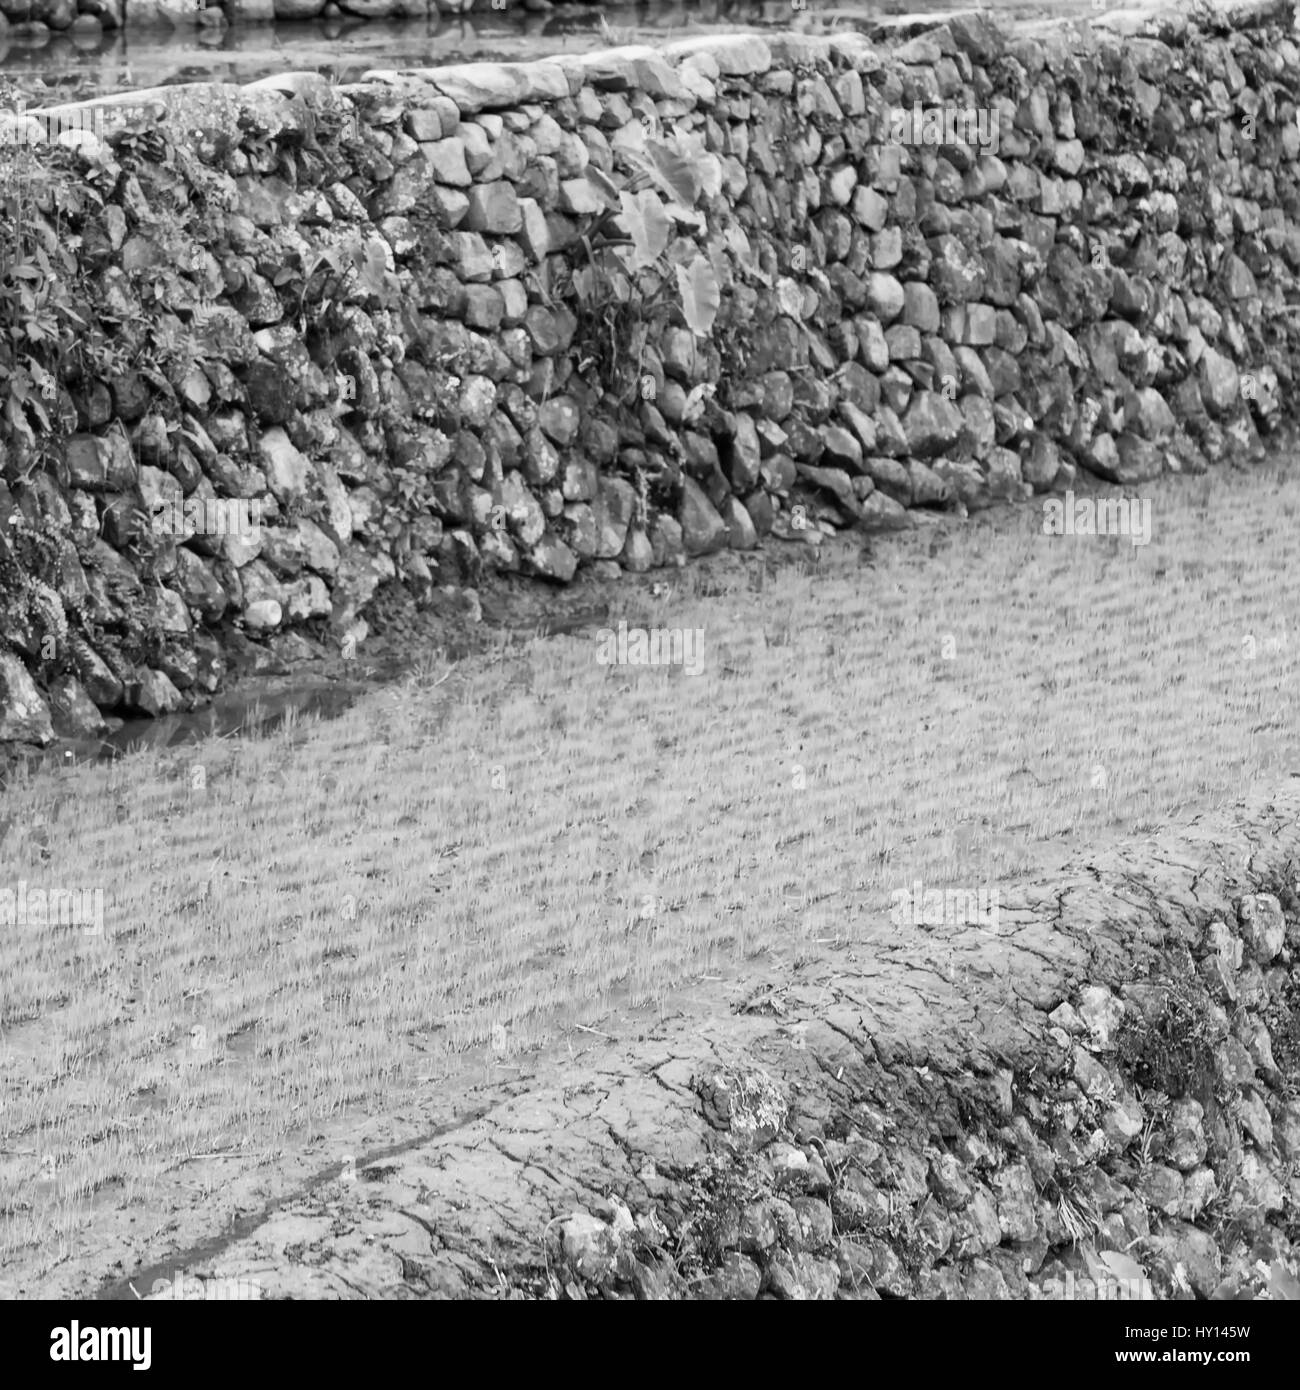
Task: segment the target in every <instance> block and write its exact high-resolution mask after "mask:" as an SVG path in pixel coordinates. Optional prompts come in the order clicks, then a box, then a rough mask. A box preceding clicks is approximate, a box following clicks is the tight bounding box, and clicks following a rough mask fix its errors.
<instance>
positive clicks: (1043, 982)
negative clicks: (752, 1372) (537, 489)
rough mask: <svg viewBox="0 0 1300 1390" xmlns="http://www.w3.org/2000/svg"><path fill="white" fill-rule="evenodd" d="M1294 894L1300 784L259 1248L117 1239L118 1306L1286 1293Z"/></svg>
mask: <svg viewBox="0 0 1300 1390" xmlns="http://www.w3.org/2000/svg"><path fill="white" fill-rule="evenodd" d="M1298 878H1300V771H1297V772H1295V773H1293V774H1292V775H1291V777H1290V779H1289V780H1287V781H1286V782H1284V783H1283V784H1281V785H1280V786H1277V787H1274V788H1272V789H1261V790H1259V791H1258V792H1257V793H1255V794H1253V795H1252V796H1251V797H1250V798H1249V799H1248V800H1247V801H1245V802H1243V803H1242V804H1240V805H1238V806H1236V807H1235V808H1232V809H1231V810H1222V811H1218V812H1215V813H1212V814H1208V813H1207V814H1205V815H1202V816H1198V817H1197V818H1196V819H1195V820H1193V821H1192V822H1191V823H1190V825H1188V826H1186V827H1183V828H1180V829H1170V830H1166V831H1164V832H1162V833H1160V834H1158V835H1155V836H1151V837H1149V838H1147V839H1144V840H1142V841H1140V842H1134V843H1133V844H1132V845H1129V846H1126V847H1124V848H1123V849H1120V850H1115V851H1108V852H1106V853H1104V854H1100V855H1098V856H1096V857H1095V858H1094V859H1092V860H1091V861H1088V862H1085V863H1084V864H1083V865H1082V866H1080V867H1077V868H1075V869H1072V870H1067V871H1065V872H1063V873H1061V874H1053V875H1052V876H1051V878H1050V879H1047V878H1044V879H1043V880H1042V881H1038V882H1031V883H1027V884H1022V885H1019V886H1015V887H1012V888H1009V889H1007V890H1006V891H1004V892H1003V894H1002V904H1001V907H1000V911H999V914H998V920H997V923H996V925H995V926H993V927H989V926H987V925H986V926H982V927H981V926H960V925H957V926H953V925H946V926H935V927H916V928H904V929H902V930H900V929H899V928H897V927H892V926H889V925H887V924H883V923H882V924H881V927H880V929H879V932H878V934H877V935H876V936H875V937H874V938H873V937H870V936H869V935H867V936H864V935H863V934H862V933H861V932H859V933H858V934H857V936H856V939H855V940H854V941H853V942H852V943H851V944H849V943H847V942H843V943H841V944H840V945H827V946H826V947H825V948H824V949H823V951H822V953H821V955H820V956H819V957H818V958H817V959H816V960H815V961H813V962H812V963H810V964H809V965H807V966H806V967H804V968H802V969H799V970H793V969H791V968H790V967H789V966H788V965H784V964H781V963H766V964H763V963H759V964H757V965H756V966H755V968H753V969H748V968H747V969H746V971H745V974H744V978H743V979H742V978H740V976H739V975H737V977H735V978H734V979H732V980H729V981H726V982H720V983H712V984H709V983H705V984H702V985H700V986H698V987H697V989H696V990H695V991H693V992H691V993H690V994H688V995H687V996H686V997H684V998H683V999H682V1000H679V1001H676V1002H675V1004H674V1005H673V1007H672V1010H671V1011H670V1012H667V1013H665V1014H664V1015H663V1016H662V1017H656V1018H654V1019H653V1020H645V1021H642V1022H637V1021H636V1020H634V1019H623V1020H620V1021H619V1022H617V1023H610V1024H606V1025H604V1028H605V1030H606V1034H607V1035H598V1034H594V1033H592V1034H589V1035H588V1036H587V1039H586V1041H587V1043H588V1044H589V1045H588V1046H587V1048H586V1050H575V1049H574V1048H572V1047H569V1048H568V1049H567V1050H564V1051H561V1052H556V1053H554V1054H548V1055H546V1056H544V1057H540V1058H536V1059H532V1061H531V1063H530V1064H529V1067H528V1068H526V1074H521V1075H519V1076H518V1077H517V1078H516V1079H515V1080H513V1081H512V1082H511V1083H510V1084H509V1085H508V1086H502V1087H499V1088H498V1090H497V1099H496V1100H495V1102H493V1101H492V1099H491V1097H490V1095H485V1094H484V1091H485V1088H479V1089H478V1092H477V1094H476V1095H475V1096H474V1097H473V1098H472V1100H471V1098H470V1097H468V1096H467V1097H466V1102H465V1106H464V1109H463V1111H462V1113H470V1111H471V1110H474V1111H475V1112H477V1114H476V1118H474V1119H472V1120H469V1121H466V1122H463V1123H460V1124H453V1125H450V1126H446V1127H443V1128H442V1129H441V1131H440V1132H439V1133H438V1134H436V1135H435V1136H433V1137H430V1138H428V1139H427V1140H425V1141H423V1142H416V1143H414V1144H406V1145H403V1146H401V1151H400V1152H398V1151H396V1150H395V1149H392V1148H390V1149H389V1151H387V1152H385V1153H383V1154H380V1153H377V1152H374V1153H371V1154H369V1156H367V1152H366V1150H365V1148H364V1147H360V1146H359V1147H358V1148H357V1149H356V1151H355V1152H356V1154H357V1155H358V1156H357V1157H356V1158H355V1159H354V1160H353V1161H352V1162H349V1163H347V1164H345V1165H344V1166H343V1167H341V1168H340V1169H339V1170H338V1176H337V1177H329V1178H327V1179H326V1180H325V1181H317V1182H315V1183H314V1184H313V1185H311V1186H310V1188H309V1189H307V1190H304V1191H302V1192H300V1193H298V1194H297V1195H289V1196H287V1197H286V1199H285V1200H282V1201H278V1202H277V1203H276V1204H275V1206H274V1209H273V1210H269V1211H268V1212H267V1213H266V1214H265V1216H264V1219H261V1220H260V1221H258V1222H257V1223H255V1228H254V1229H248V1228H247V1224H245V1226H244V1227H243V1228H241V1229H240V1230H239V1232H238V1234H234V1233H229V1234H227V1235H226V1236H224V1237H223V1236H221V1235H220V1233H212V1232H210V1233H209V1238H208V1239H207V1240H206V1242H205V1243H204V1244H201V1245H200V1243H199V1242H197V1241H195V1242H194V1246H193V1248H191V1249H190V1250H189V1251H186V1250H183V1249H176V1250H174V1251H172V1252H169V1251H168V1250H167V1249H166V1248H165V1247H163V1246H161V1245H160V1244H159V1243H158V1242H154V1244H153V1245H152V1247H150V1248H146V1247H145V1246H144V1245H143V1244H136V1245H132V1243H131V1241H129V1240H128V1241H126V1242H125V1243H124V1246H123V1248H122V1249H119V1250H118V1251H117V1252H116V1254H117V1257H118V1260H119V1262H118V1264H117V1268H118V1270H119V1271H125V1272H126V1274H125V1277H119V1276H117V1275H115V1276H114V1277H113V1278H112V1279H111V1280H109V1281H108V1282H107V1283H106V1284H105V1285H104V1286H103V1289H102V1293H103V1295H104V1296H108V1297H113V1296H125V1297H133V1294H132V1292H131V1290H130V1287H129V1285H130V1284H131V1283H135V1286H136V1289H137V1290H140V1291H141V1292H147V1290H148V1289H149V1288H150V1287H151V1286H152V1284H151V1281H149V1280H147V1279H146V1276H149V1275H156V1274H157V1273H158V1271H160V1270H163V1269H165V1270H166V1271H167V1276H166V1277H168V1278H173V1276H174V1275H175V1273H176V1271H178V1270H184V1271H185V1272H186V1275H187V1278H189V1279H190V1280H191V1281H193V1280H201V1279H202V1278H203V1277H207V1278H209V1279H212V1280H217V1281H226V1282H225V1283H224V1285H222V1284H218V1283H214V1284H213V1285H212V1287H213V1288H219V1287H225V1288H242V1289H244V1290H245V1291H251V1296H261V1297H285V1296H289V1297H343V1298H347V1297H360V1296H366V1297H382V1298H403V1297H405V1298H428V1297H440V1296H454V1297H465V1296H471V1297H503V1296H505V1297H565V1298H588V1297H597V1296H603V1297H607V1298H632V1297H634V1298H643V1299H644V1298H678V1297H708V1298H717V1297H735V1298H753V1297H761V1296H764V1295H772V1296H775V1297H779V1298H800V1297H820V1298H827V1297H844V1298H902V1297H921V1298H1014V1299H1037V1298H1061V1297H1072V1298H1087V1297H1095V1296H1102V1297H1133V1296H1145V1297H1156V1298H1193V1297H1196V1298H1208V1297H1212V1296H1216V1295H1217V1296H1218V1297H1235V1296H1238V1294H1243V1293H1244V1294H1246V1295H1247V1296H1249V1295H1252V1294H1258V1293H1259V1292H1261V1291H1263V1290H1268V1293H1269V1296H1270V1297H1274V1298H1276V1297H1294V1296H1296V1295H1297V1294H1300V1283H1298V1282H1297V1280H1296V1264H1295V1251H1294V1246H1293V1242H1294V1241H1295V1239H1296V1235H1297V1232H1296V1225H1295V1213H1296V1209H1297V1202H1298V1201H1300V1176H1297V1161H1298V1160H1300V1100H1297V1098H1296V1084H1295V1083H1296V1077H1297V1075H1298V1074H1300V1014H1298V1013H1297V1007H1296V1006H1297V1002H1298V1001H1300V969H1298V968H1297V952H1298V951H1300V899H1297V896H1296V883H1297V879H1298ZM818 910H819V911H821V912H822V917H821V918H820V919H819V921H820V922H821V923H823V924H824V925H825V928H826V931H825V934H826V935H828V936H829V935H830V934H831V933H832V932H833V931H834V923H835V921H836V920H837V919H841V918H844V917H845V916H846V905H844V904H838V905H837V904H836V903H835V902H834V901H829V902H827V903H823V904H821V905H820V907H819V909H818ZM821 930H822V927H820V926H819V932H820V931H821ZM448 1103H449V1098H448V1097H446V1096H439V1097H438V1104H439V1105H440V1106H445V1105H447V1104H448ZM430 1128H432V1126H430ZM236 1188H238V1183H236ZM213 1237H215V1238H213ZM133 1260H134V1263H133ZM132 1271H134V1273H132ZM142 1279H144V1280H145V1282H144V1283H143V1284H142V1283H141V1282H139V1281H140V1280H142ZM189 1287H190V1288H191V1291H192V1290H193V1288H194V1287H196V1285H195V1284H194V1283H193V1282H191V1283H190V1285H189Z"/></svg>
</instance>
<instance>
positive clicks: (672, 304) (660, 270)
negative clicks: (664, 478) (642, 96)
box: [572, 135, 722, 405]
mask: <svg viewBox="0 0 1300 1390" xmlns="http://www.w3.org/2000/svg"><path fill="white" fill-rule="evenodd" d="M698 145H699V142H698V139H693V138H692V137H689V136H683V135H676V136H674V137H672V139H671V140H661V139H656V138H653V137H647V139H646V142H645V147H644V149H643V150H631V151H626V150H625V151H623V152H622V157H623V158H624V159H625V160H626V161H627V163H629V164H630V165H631V166H632V170H633V173H632V175H631V177H630V178H629V179H628V180H627V182H626V184H625V185H624V186H623V187H619V186H618V184H616V183H615V181H614V180H613V179H612V178H611V177H610V176H609V175H608V174H606V173H604V172H603V171H602V170H600V169H597V168H596V167H595V166H593V165H590V164H589V165H588V166H587V170H586V175H587V180H588V182H589V183H590V184H591V186H592V187H593V188H594V189H595V190H596V191H597V193H598V194H599V195H600V197H601V199H602V200H603V201H604V203H605V209H604V211H603V212H601V213H598V214H596V215H595V216H594V218H593V220H592V222H591V223H590V225H589V226H587V227H586V228H585V230H584V231H583V233H582V238H581V240H582V246H583V249H584V251H585V253H586V258H585V261H584V262H583V263H582V264H580V265H579V266H578V267H577V268H576V269H575V270H574V271H573V276H572V283H573V289H574V292H575V294H576V295H577V298H578V303H579V307H580V310H581V312H582V317H583V319H584V320H585V323H584V327H585V328H586V330H587V333H586V339H585V341H586V344H587V347H588V349H589V353H590V357H589V358H588V359H587V360H588V361H590V362H594V363H595V364H597V370H598V374H599V377H600V380H601V384H602V386H603V387H604V388H605V389H606V390H608V391H610V392H611V393H612V394H613V395H614V396H616V397H617V398H618V399H619V400H620V402H621V403H623V404H625V405H626V404H630V403H631V402H632V400H633V399H634V397H635V395H636V393H637V390H638V386H639V382H640V378H641V367H642V362H643V357H644V353H645V348H646V345H647V343H649V342H650V341H651V334H652V332H656V333H657V332H658V331H660V330H662V328H663V327H664V326H665V325H666V324H667V323H668V322H669V321H676V322H678V323H679V324H680V325H682V326H684V327H685V328H688V329H689V330H690V331H691V332H692V333H693V334H695V335H696V336H697V337H704V336H706V335H707V334H708V333H709V332H710V331H711V330H712V328H713V322H714V319H715V318H716V316H717V313H718V308H719V306H720V304H721V292H720V286H719V277H718V273H717V271H716V269H715V267H714V264H713V261H712V260H711V258H710V257H709V256H708V255H706V254H704V252H702V251H701V250H700V249H699V246H698V244H697V242H696V241H695V240H694V239H692V238H691V237H688V236H674V228H675V226H676V225H681V226H685V227H688V228H691V229H693V230H694V232H695V234H696V236H698V235H700V234H701V233H703V232H704V231H705V230H706V226H707V224H706V220H705V217H704V214H703V212H702V211H701V209H700V202H701V199H702V198H704V197H708V196H716V195H717V194H718V193H719V192H720V191H721V187H722V171H721V166H720V165H718V163H717V161H716V159H712V158H711V157H709V156H708V155H707V154H705V152H704V151H703V148H702V146H700V147H699V148H697V146H698Z"/></svg>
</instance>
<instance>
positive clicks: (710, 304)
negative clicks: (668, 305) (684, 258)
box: [675, 256, 722, 337]
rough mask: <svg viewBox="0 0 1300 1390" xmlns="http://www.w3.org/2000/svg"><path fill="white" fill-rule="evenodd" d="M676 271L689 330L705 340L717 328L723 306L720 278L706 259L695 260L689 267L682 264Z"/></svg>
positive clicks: (701, 257)
mask: <svg viewBox="0 0 1300 1390" xmlns="http://www.w3.org/2000/svg"><path fill="white" fill-rule="evenodd" d="M675 269H676V271H677V288H678V290H679V291H680V293H681V296H682V312H683V313H684V314H685V315H686V324H687V327H688V328H689V329H690V330H691V332H692V333H694V334H695V335H696V336H697V337H703V336H704V335H705V334H706V333H708V332H709V330H710V329H711V328H712V327H713V320H714V319H715V318H716V317H717V314H718V309H719V307H720V306H721V304H722V294H721V292H720V291H719V289H718V280H717V276H715V275H714V273H713V267H712V266H711V265H710V264H709V263H708V261H707V260H706V259H705V258H704V257H703V256H700V257H698V258H697V259H696V260H694V261H692V262H691V264H690V265H689V266H680V265H679V266H676V267H675Z"/></svg>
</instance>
